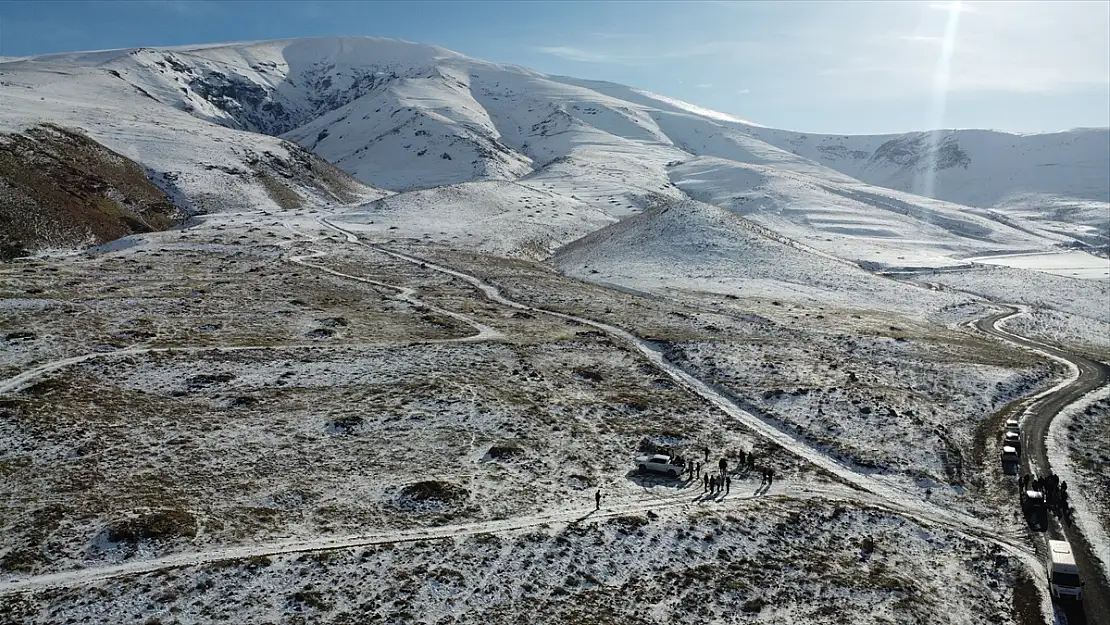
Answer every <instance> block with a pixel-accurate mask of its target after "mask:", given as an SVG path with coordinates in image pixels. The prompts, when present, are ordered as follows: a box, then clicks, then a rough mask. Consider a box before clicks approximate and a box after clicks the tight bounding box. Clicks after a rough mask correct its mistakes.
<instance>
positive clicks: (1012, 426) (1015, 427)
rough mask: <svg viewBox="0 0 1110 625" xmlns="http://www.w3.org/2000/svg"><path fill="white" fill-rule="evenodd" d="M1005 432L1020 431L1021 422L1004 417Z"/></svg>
mask: <svg viewBox="0 0 1110 625" xmlns="http://www.w3.org/2000/svg"><path fill="white" fill-rule="evenodd" d="M1006 431H1007V432H1021V422H1019V421H1018V420H1017V419H1006Z"/></svg>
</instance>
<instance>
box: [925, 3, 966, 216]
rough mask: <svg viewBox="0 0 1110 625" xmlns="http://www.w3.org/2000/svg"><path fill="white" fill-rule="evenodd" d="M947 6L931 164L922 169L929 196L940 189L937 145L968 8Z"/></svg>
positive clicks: (935, 91)
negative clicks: (962, 18) (962, 19)
mask: <svg viewBox="0 0 1110 625" xmlns="http://www.w3.org/2000/svg"><path fill="white" fill-rule="evenodd" d="M941 6H943V5H941ZM938 8H939V7H938ZM945 8H946V9H947V10H948V20H947V22H946V23H945V26H944V37H943V39H942V40H941V47H940V54H939V55H938V57H937V68H936V72H935V73H934V75H933V96H932V104H931V106H930V107H929V120H928V126H927V128H928V129H929V152H928V154H929V157H928V167H927V168H926V169H925V171H924V172H922V177H923V180H922V184H921V191H922V193H921V194H922V195H924V196H925V197H934V195H933V194H934V191H935V190H936V179H937V175H936V169H937V148H938V144H939V142H940V136H941V128H942V127H943V126H944V114H945V109H946V107H947V105H948V86H949V82H950V80H951V72H952V54H953V52H955V49H956V31H957V29H958V28H959V24H960V12H961V11H963V10H964V6H963V3H962V2H959V1H956V2H951V3H949V4H948V5H947V7H945Z"/></svg>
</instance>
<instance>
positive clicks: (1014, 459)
mask: <svg viewBox="0 0 1110 625" xmlns="http://www.w3.org/2000/svg"><path fill="white" fill-rule="evenodd" d="M1020 463H1021V455H1020V454H1018V450H1017V448H1015V447H1013V446H1010V445H1003V446H1002V470H1003V471H1004V472H1005V473H1007V474H1015V473H1017V470H1018V466H1019V465H1020Z"/></svg>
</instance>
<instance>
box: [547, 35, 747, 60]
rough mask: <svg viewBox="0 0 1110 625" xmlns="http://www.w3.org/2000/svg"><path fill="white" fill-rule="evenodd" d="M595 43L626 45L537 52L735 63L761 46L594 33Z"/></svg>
mask: <svg viewBox="0 0 1110 625" xmlns="http://www.w3.org/2000/svg"><path fill="white" fill-rule="evenodd" d="M592 36H593V37H594V38H595V39H605V40H610V41H612V42H624V41H627V43H616V44H615V45H614V44H606V45H582V44H573V45H572V44H568V45H550V46H536V47H534V48H533V49H534V50H536V51H537V52H542V53H544V54H550V55H553V56H557V57H560V58H563V59H566V60H568V61H577V62H581V63H611V64H615V65H636V64H643V63H648V62H650V61H662V60H680V59H692V58H699V57H716V58H718V59H722V60H735V59H738V58H742V57H744V56H745V55H748V54H750V53H752V52H755V51H758V45H757V44H754V43H751V42H747V41H727V40H718V41H705V42H700V43H692V44H671V45H653V44H652V43H651V41H650V38H647V37H636V38H626V37H623V36H618V35H616V34H613V33H611V34H604V33H593V35H592Z"/></svg>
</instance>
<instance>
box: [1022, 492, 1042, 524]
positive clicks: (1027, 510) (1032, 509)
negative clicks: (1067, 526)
mask: <svg viewBox="0 0 1110 625" xmlns="http://www.w3.org/2000/svg"><path fill="white" fill-rule="evenodd" d="M1021 512H1022V514H1024V515H1025V521H1026V522H1027V523H1029V526H1030V527H1032V528H1033V529H1036V530H1045V529H1048V505H1047V504H1046V502H1045V496H1044V493H1043V492H1041V491H1039V490H1034V489H1032V488H1030V489H1026V490H1023V491H1021Z"/></svg>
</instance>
